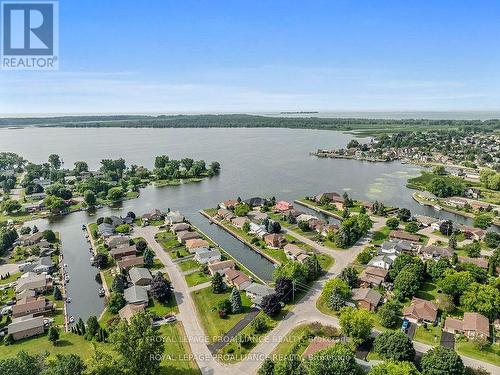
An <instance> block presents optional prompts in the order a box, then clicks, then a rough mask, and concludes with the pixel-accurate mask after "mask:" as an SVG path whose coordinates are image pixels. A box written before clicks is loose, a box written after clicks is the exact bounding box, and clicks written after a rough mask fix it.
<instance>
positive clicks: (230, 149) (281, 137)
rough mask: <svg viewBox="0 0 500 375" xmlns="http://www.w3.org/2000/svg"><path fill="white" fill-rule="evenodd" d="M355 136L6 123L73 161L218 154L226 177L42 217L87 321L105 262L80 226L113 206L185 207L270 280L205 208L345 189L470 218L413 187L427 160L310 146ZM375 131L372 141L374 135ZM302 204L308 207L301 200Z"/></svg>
mask: <svg viewBox="0 0 500 375" xmlns="http://www.w3.org/2000/svg"><path fill="white" fill-rule="evenodd" d="M352 138H353V136H352V135H348V134H343V133H341V132H334V131H325V130H292V129H275V128H272V129H271V128H270V129H251V128H232V129H216V128H211V129H151V128H147V129H136V128H134V129H119V128H109V129H99V128H85V129H69V128H68V129H65V128H25V129H1V130H0V151H11V152H15V153H17V154H20V155H22V156H23V157H25V158H26V159H28V160H30V161H33V162H36V163H41V162H45V161H47V158H48V155H49V154H52V153H56V154H59V155H60V156H61V157H62V159H63V160H64V167H66V168H72V167H73V163H74V162H75V161H78V160H84V161H86V162H87V163H88V164H89V167H90V168H91V169H96V168H98V167H99V165H100V161H101V160H102V159H109V158H120V157H122V158H124V159H125V160H126V161H127V165H131V164H137V165H143V166H145V167H148V168H151V167H152V166H153V163H154V157H155V156H156V155H162V154H166V155H169V156H170V157H171V158H174V159H178V158H179V159H180V158H183V157H191V158H194V159H204V160H205V161H206V162H207V163H210V162H211V161H219V162H220V163H221V166H222V169H221V172H220V174H219V175H217V176H215V177H213V178H210V179H204V180H203V181H202V182H200V183H193V184H186V185H180V186H172V187H164V188H154V187H152V186H149V187H147V188H145V189H142V190H141V195H140V197H139V198H138V199H134V200H130V201H126V202H124V203H123V205H122V206H121V207H119V208H115V209H111V208H103V209H101V210H98V211H97V213H96V215H95V216H91V214H89V213H88V212H78V213H73V214H70V215H67V216H63V217H58V218H55V219H51V220H38V221H37V222H36V224H37V226H38V227H39V228H41V229H43V228H52V229H53V230H57V231H59V232H60V233H61V238H62V242H63V254H64V262H65V263H67V264H68V271H69V273H70V276H71V280H70V282H69V284H68V295H69V296H70V297H71V298H72V302H71V304H69V305H68V311H69V314H70V315H73V316H75V318H77V317H82V318H84V319H86V318H87V317H88V316H90V315H99V314H100V313H101V311H102V309H103V300H102V299H100V298H99V297H98V295H97V289H98V285H97V284H96V282H95V281H94V276H95V274H96V269H95V268H93V267H91V266H90V261H89V257H90V253H89V250H88V244H87V242H86V241H85V238H84V233H83V231H82V230H81V226H82V224H86V223H88V222H92V221H95V220H96V219H97V217H98V216H106V215H109V214H110V213H113V214H117V215H120V214H122V215H125V214H126V212H128V211H134V212H135V213H136V214H138V215H140V214H142V213H145V212H147V211H150V210H152V209H154V208H159V209H162V210H165V209H167V208H171V209H175V210H177V209H178V210H180V211H181V212H182V213H183V214H184V215H185V216H186V217H187V218H188V219H189V220H190V221H191V222H192V223H193V224H195V225H196V226H198V227H199V228H200V229H201V230H203V231H204V232H206V233H207V234H208V235H209V236H210V237H212V238H213V239H214V240H215V241H216V242H218V243H219V244H220V245H221V247H222V248H224V249H225V250H226V251H227V252H229V253H230V254H231V255H232V256H234V257H235V258H236V259H237V260H239V261H240V262H241V263H243V264H244V265H245V266H246V267H248V268H249V269H250V270H251V271H252V272H254V273H255V274H256V275H257V276H259V277H260V278H262V279H264V280H270V279H271V277H272V271H273V265H272V264H271V263H270V262H269V261H268V260H267V259H265V258H263V257H261V256H260V255H258V254H257V253H255V252H253V251H252V250H251V249H250V248H248V247H247V246H245V245H243V244H242V243H240V242H239V241H237V240H236V239H235V238H233V237H232V236H231V235H229V234H227V233H226V232H224V231H223V230H222V229H220V228H218V227H217V226H215V225H209V224H208V221H207V220H206V219H205V218H204V217H202V216H201V215H200V214H199V213H198V211H199V210H200V209H203V208H208V207H215V206H216V205H217V204H218V202H220V201H222V200H225V199H229V198H236V197H241V198H242V199H246V198H249V197H253V196H263V197H270V196H275V197H276V198H278V199H285V200H294V199H297V198H301V197H304V196H306V195H313V194H317V193H319V192H322V191H337V192H340V193H342V192H343V191H347V192H348V194H349V195H350V196H351V197H353V198H356V199H362V200H370V201H374V200H379V201H382V202H384V203H385V204H388V205H391V206H397V207H407V208H410V210H411V211H412V213H420V214H426V215H431V216H436V217H442V218H450V219H452V220H455V221H458V222H462V223H465V222H469V220H468V219H465V218H462V217H461V216H457V215H453V214H450V213H446V212H444V211H440V212H436V211H434V210H433V209H431V208H428V207H423V206H420V205H419V204H418V203H416V202H415V201H414V200H413V199H412V198H411V192H412V191H411V190H410V189H408V188H406V187H405V184H406V180H407V178H408V177H409V176H415V175H418V171H419V168H418V167H416V166H412V165H409V164H401V163H400V162H391V163H370V162H361V161H356V160H342V159H318V158H316V157H313V156H310V155H309V152H311V151H313V150H316V149H317V148H339V147H344V146H345V145H346V144H347V142H348V141H349V140H350V139H352ZM368 140H369V139H367V140H365V141H368ZM301 209H302V208H301Z"/></svg>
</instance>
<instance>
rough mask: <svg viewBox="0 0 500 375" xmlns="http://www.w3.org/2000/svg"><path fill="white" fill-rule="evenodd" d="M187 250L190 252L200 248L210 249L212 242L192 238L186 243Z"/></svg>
mask: <svg viewBox="0 0 500 375" xmlns="http://www.w3.org/2000/svg"><path fill="white" fill-rule="evenodd" d="M185 246H186V249H187V251H189V252H190V253H195V252H196V250H198V249H209V248H210V243H209V242H208V241H206V240H203V239H201V238H194V239H192V240H187V241H186V243H185Z"/></svg>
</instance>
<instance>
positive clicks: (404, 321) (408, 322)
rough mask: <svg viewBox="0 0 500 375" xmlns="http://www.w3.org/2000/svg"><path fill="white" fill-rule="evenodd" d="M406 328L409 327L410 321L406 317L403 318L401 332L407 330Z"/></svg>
mask: <svg viewBox="0 0 500 375" xmlns="http://www.w3.org/2000/svg"><path fill="white" fill-rule="evenodd" d="M408 328H410V321H409V320H408V319H403V324H402V325H401V332H403V333H406V332H408Z"/></svg>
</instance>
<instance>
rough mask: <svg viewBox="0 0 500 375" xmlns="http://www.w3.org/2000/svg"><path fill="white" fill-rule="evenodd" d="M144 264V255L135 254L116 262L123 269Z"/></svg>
mask: <svg viewBox="0 0 500 375" xmlns="http://www.w3.org/2000/svg"><path fill="white" fill-rule="evenodd" d="M143 264H144V257H143V256H135V255H130V256H127V257H124V258H122V259H121V260H119V261H118V262H116V265H117V267H118V268H119V269H121V270H123V269H127V268H130V267H134V266H142V265H143Z"/></svg>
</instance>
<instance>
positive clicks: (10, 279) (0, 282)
mask: <svg viewBox="0 0 500 375" xmlns="http://www.w3.org/2000/svg"><path fill="white" fill-rule="evenodd" d="M19 276H21V272H16V273H13V274H11V275H10V276H9V277H7V278H5V279H3V280H0V285H5V284H10V283H11V282H13V281H16V280H17V278H18V277H19Z"/></svg>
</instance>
